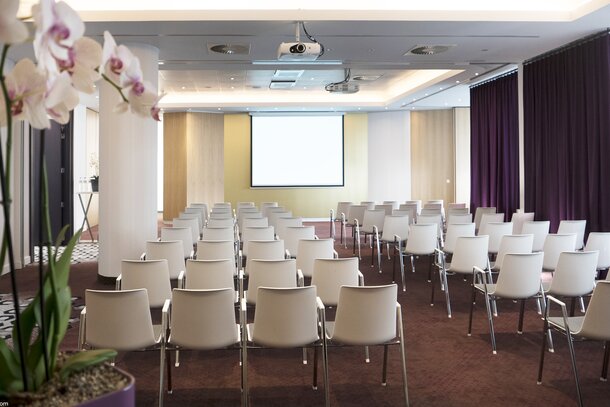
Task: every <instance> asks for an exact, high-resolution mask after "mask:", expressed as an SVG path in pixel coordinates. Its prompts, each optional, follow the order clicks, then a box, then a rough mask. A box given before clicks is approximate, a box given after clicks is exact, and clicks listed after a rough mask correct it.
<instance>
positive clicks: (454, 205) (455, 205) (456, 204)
mask: <svg viewBox="0 0 610 407" xmlns="http://www.w3.org/2000/svg"><path fill="white" fill-rule="evenodd" d="M453 209H466V210H469V209H468V205H466V203H465V202H449V203H448V204H447V211H450V210H453Z"/></svg>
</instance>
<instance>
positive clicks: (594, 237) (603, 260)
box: [585, 232, 610, 271]
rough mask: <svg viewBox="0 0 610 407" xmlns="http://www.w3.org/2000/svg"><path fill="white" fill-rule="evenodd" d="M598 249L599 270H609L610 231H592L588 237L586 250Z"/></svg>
mask: <svg viewBox="0 0 610 407" xmlns="http://www.w3.org/2000/svg"><path fill="white" fill-rule="evenodd" d="M594 250H597V251H598V252H599V257H598V258H597V270H598V271H599V270H607V269H608V268H609V267H610V233H602V232H591V233H589V237H587V244H586V245H585V251H586V252H590V251H594Z"/></svg>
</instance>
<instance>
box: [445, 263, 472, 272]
mask: <svg viewBox="0 0 610 407" xmlns="http://www.w3.org/2000/svg"><path fill="white" fill-rule="evenodd" d="M445 264H446V267H447V274H468V275H472V269H470V270H458V269H454V268H451V263H445Z"/></svg>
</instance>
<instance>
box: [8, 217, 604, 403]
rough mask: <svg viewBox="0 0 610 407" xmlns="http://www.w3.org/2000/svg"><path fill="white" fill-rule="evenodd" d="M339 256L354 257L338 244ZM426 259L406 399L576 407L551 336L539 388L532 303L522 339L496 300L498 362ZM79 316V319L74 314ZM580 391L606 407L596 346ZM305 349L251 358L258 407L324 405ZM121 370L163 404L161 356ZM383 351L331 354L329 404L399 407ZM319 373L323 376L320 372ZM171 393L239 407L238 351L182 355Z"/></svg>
mask: <svg viewBox="0 0 610 407" xmlns="http://www.w3.org/2000/svg"><path fill="white" fill-rule="evenodd" d="M316 228H317V230H316V231H317V234H318V235H319V236H320V237H325V236H328V225H327V223H316ZM336 249H337V250H338V251H339V253H340V255H341V257H347V256H351V253H352V249H351V242H350V244H349V245H348V249H347V250H345V249H343V248H342V247H341V246H339V244H338V243H337V245H336ZM362 254H363V258H362V261H361V263H360V265H361V266H360V269H361V271H362V272H363V274H364V276H365V283H366V284H367V285H375V284H386V283H389V282H391V270H392V263H391V262H390V261H388V260H387V257H385V258H384V259H383V269H384V272H383V274H379V273H378V272H377V271H375V269H372V268H371V267H370V250H369V249H368V247H367V249H363V252H362ZM427 261H428V260H427V259H419V260H418V261H417V263H416V273H411V272H410V271H408V273H407V292H406V293H403V292H402V291H400V290H399V298H398V299H399V301H400V303H401V304H402V310H403V319H404V328H405V334H406V351H407V374H408V380H409V398H410V401H411V405H412V406H456V407H460V406H464V407H466V406H477V405H479V406H483V405H485V406H541V405H552V406H573V405H576V393H575V388H574V381H573V376H572V372H571V367H570V361H569V354H568V348H567V344H566V342H565V338H564V337H562V336H559V335H557V334H556V335H554V339H555V354H550V353H547V357H546V361H545V370H544V377H543V384H542V385H537V384H536V375H537V369H538V358H539V354H540V345H541V339H542V333H541V329H542V321H541V319H540V316H539V315H538V314H536V311H535V305H534V303H533V302H530V303H528V304H527V306H526V315H525V325H524V333H523V335H518V334H517V332H516V329H517V320H518V310H519V308H518V304H515V303H513V302H512V301H502V302H499V303H498V310H499V313H500V315H499V317H498V318H495V320H494V322H495V327H496V339H497V345H498V354H497V355H492V353H491V345H490V339H489V331H488V325H487V321H486V316H485V307H484V304H483V302H482V301H481V300H479V301H478V303H477V307H476V310H475V316H474V325H473V335H472V337H468V336H467V335H466V331H467V327H468V312H469V298H470V287H469V284H468V283H467V282H464V281H462V280H461V279H460V278H456V277H450V281H449V285H450V288H451V293H452V306H453V318H452V319H448V318H447V314H446V311H445V307H444V300H443V297H442V296H441V295H440V292H437V294H438V295H437V301H436V303H435V306H434V307H430V305H429V296H430V284H429V283H428V282H427V281H426V280H427V272H428V266H427V264H428V263H427ZM96 273H97V263H82V264H77V265H74V266H73V270H72V273H71V277H70V279H71V287H72V291H73V295H74V296H78V297H80V300H79V301H80V303H82V297H83V294H84V290H85V289H86V288H106V289H112V288H113V287H112V286H104V285H102V284H100V283H99V282H97V277H96ZM18 276H19V281H20V286H21V287H22V290H23V291H24V292H26V294H27V293H30V294H31V293H33V292H34V289H35V281H36V276H35V273H34V269H33V268H30V267H28V268H26V269H23V270H20V271H19V272H18ZM0 292H2V293H7V292H10V284H9V279H8V276H3V277H2V278H0ZM74 316H76V311H75V314H74ZM77 331H78V330H77V327H74V328H72V329H70V330H69V331H68V333H67V335H66V338H65V341H64V343H63V347H64V348H65V349H75V348H76V342H77V336H78V332H77ZM575 349H576V357H577V361H578V369H579V374H580V380H581V388H582V393H583V398H584V403H585V405H586V406H610V383H607V382H601V381H600V380H599V375H600V372H601V364H602V357H603V344H601V343H600V342H593V341H590V342H578V343H576V344H575ZM300 355H301V352H300V351H299V350H254V351H251V352H249V359H248V360H249V364H250V370H249V382H250V401H251V404H252V405H253V406H314V405H323V403H324V393H323V389H322V384H321V383H320V386H319V390H317V391H314V390H312V388H311V369H312V366H311V365H303V364H302V363H301V361H300ZM117 362H118V363H117V365H118V366H119V367H122V368H124V369H126V370H127V371H129V372H131V373H132V374H133V375H134V376H135V377H136V386H137V403H138V406H152V405H155V404H156V403H157V393H158V380H159V354H158V353H157V352H133V353H130V354H122V355H121V356H120V357H119V358H118V361H117ZM381 363H382V350H381V349H371V363H370V364H365V363H364V352H363V349H362V348H351V347H348V348H330V349H329V366H330V375H329V377H330V394H331V404H332V405H333V406H399V405H402V391H401V387H400V385H401V376H400V357H399V351H398V348H397V347H390V353H389V370H388V385H387V387H382V386H381V385H380V380H381ZM320 373H321V372H320ZM173 381H174V392H173V394H169V395H166V396H165V404H166V405H167V406H195V405H209V406H237V405H239V403H240V391H239V384H240V376H239V365H238V355H237V353H236V351H228V350H226V351H211V352H182V353H181V365H180V367H179V368H175V369H173Z"/></svg>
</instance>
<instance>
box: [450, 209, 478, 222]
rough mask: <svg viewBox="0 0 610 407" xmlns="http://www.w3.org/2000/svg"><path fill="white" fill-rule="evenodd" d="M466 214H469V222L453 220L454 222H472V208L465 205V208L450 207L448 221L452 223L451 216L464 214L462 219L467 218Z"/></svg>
mask: <svg viewBox="0 0 610 407" xmlns="http://www.w3.org/2000/svg"><path fill="white" fill-rule="evenodd" d="M466 215H469V219H470V220H468V222H464V221H463V220H462V221H461V222H453V223H470V222H472V215H471V214H470V209H468V208H466V207H464V208H449V209H448V210H447V219H446V221H447V223H451V218H452V217H454V216H462V219H464V218H465V216H466Z"/></svg>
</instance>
